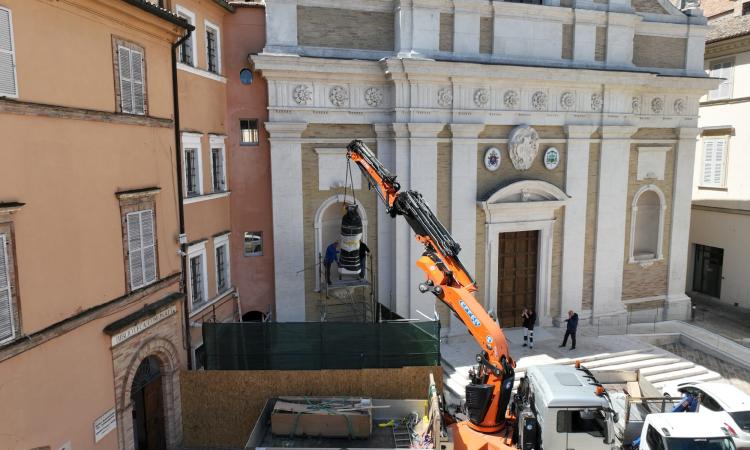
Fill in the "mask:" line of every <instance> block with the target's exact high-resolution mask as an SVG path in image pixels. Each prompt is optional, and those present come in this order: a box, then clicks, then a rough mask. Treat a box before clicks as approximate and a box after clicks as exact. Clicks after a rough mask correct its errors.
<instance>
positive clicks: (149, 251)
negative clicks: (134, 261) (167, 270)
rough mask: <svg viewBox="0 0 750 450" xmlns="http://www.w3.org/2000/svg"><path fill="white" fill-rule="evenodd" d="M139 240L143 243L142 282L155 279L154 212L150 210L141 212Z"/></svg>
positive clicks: (145, 282) (149, 281)
mask: <svg viewBox="0 0 750 450" xmlns="http://www.w3.org/2000/svg"><path fill="white" fill-rule="evenodd" d="M141 232H142V234H141V242H142V245H143V282H144V284H148V283H152V282H153V281H155V280H156V248H155V246H154V232H155V230H154V214H153V211H152V210H150V209H149V210H146V211H142V212H141Z"/></svg>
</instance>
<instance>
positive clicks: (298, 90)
mask: <svg viewBox="0 0 750 450" xmlns="http://www.w3.org/2000/svg"><path fill="white" fill-rule="evenodd" d="M292 98H293V99H294V102H295V103H297V104H298V105H307V104H308V103H310V101H312V90H311V89H310V87H309V86H308V85H306V84H298V85H297V86H295V88H294V91H292Z"/></svg>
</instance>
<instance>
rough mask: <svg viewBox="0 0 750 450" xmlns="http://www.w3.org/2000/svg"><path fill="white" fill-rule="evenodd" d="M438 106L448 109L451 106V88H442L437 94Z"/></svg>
mask: <svg viewBox="0 0 750 450" xmlns="http://www.w3.org/2000/svg"><path fill="white" fill-rule="evenodd" d="M437 102H438V105H440V106H442V107H443V108H448V107H450V106H451V105H453V90H452V89H451V88H442V89H440V90H439V91H438V93H437Z"/></svg>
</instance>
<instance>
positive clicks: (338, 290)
mask: <svg viewBox="0 0 750 450" xmlns="http://www.w3.org/2000/svg"><path fill="white" fill-rule="evenodd" d="M366 261H367V264H366V265H365V276H364V277H363V278H360V277H359V276H357V275H342V274H341V273H338V271H336V272H334V271H333V270H331V284H328V280H326V274H325V266H324V264H323V255H321V254H318V280H320V291H319V293H320V321H321V322H361V323H367V322H370V323H372V322H375V321H376V320H377V317H376V316H377V315H376V311H377V308H376V306H377V305H376V304H375V302H376V301H377V300H376V299H377V296H376V293H375V288H374V287H373V286H374V283H373V280H375V268H374V267H373V266H374V265H373V263H372V253H368V254H367V256H366Z"/></svg>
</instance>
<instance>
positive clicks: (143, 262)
mask: <svg viewBox="0 0 750 450" xmlns="http://www.w3.org/2000/svg"><path fill="white" fill-rule="evenodd" d="M145 212H150V213H151V227H152V231H153V244H152V246H153V248H154V279H153V280H150V281H148V280H146V260H145V257H144V256H143V250H144V248H145V246H144V245H143V224H142V222H141V223H140V234H141V236H140V240H141V247H140V248H139V250H140V251H141V265H140V267H141V271H142V276H143V278H142V279H143V283H142V284H140V285H135V284H133V273H132V267H133V265H132V262H131V259H130V258H131V256H132V255H131V248H130V228H129V226H128V219H129V218H130V216H132V215H135V214H138V215H142V214H143V213H145ZM139 221H141V219H139ZM156 235H157V232H156V210H155V209H154V208H145V209H140V210H136V211H131V212H126V213H125V241H126V242H127V249H126V251H127V264H128V285H129V287H130V291H131V292H132V291H136V290H138V289H141V288H144V287H146V286H149V285H151V284H154V283H156V282H157V281H159V255H158V253H157V243H156Z"/></svg>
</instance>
